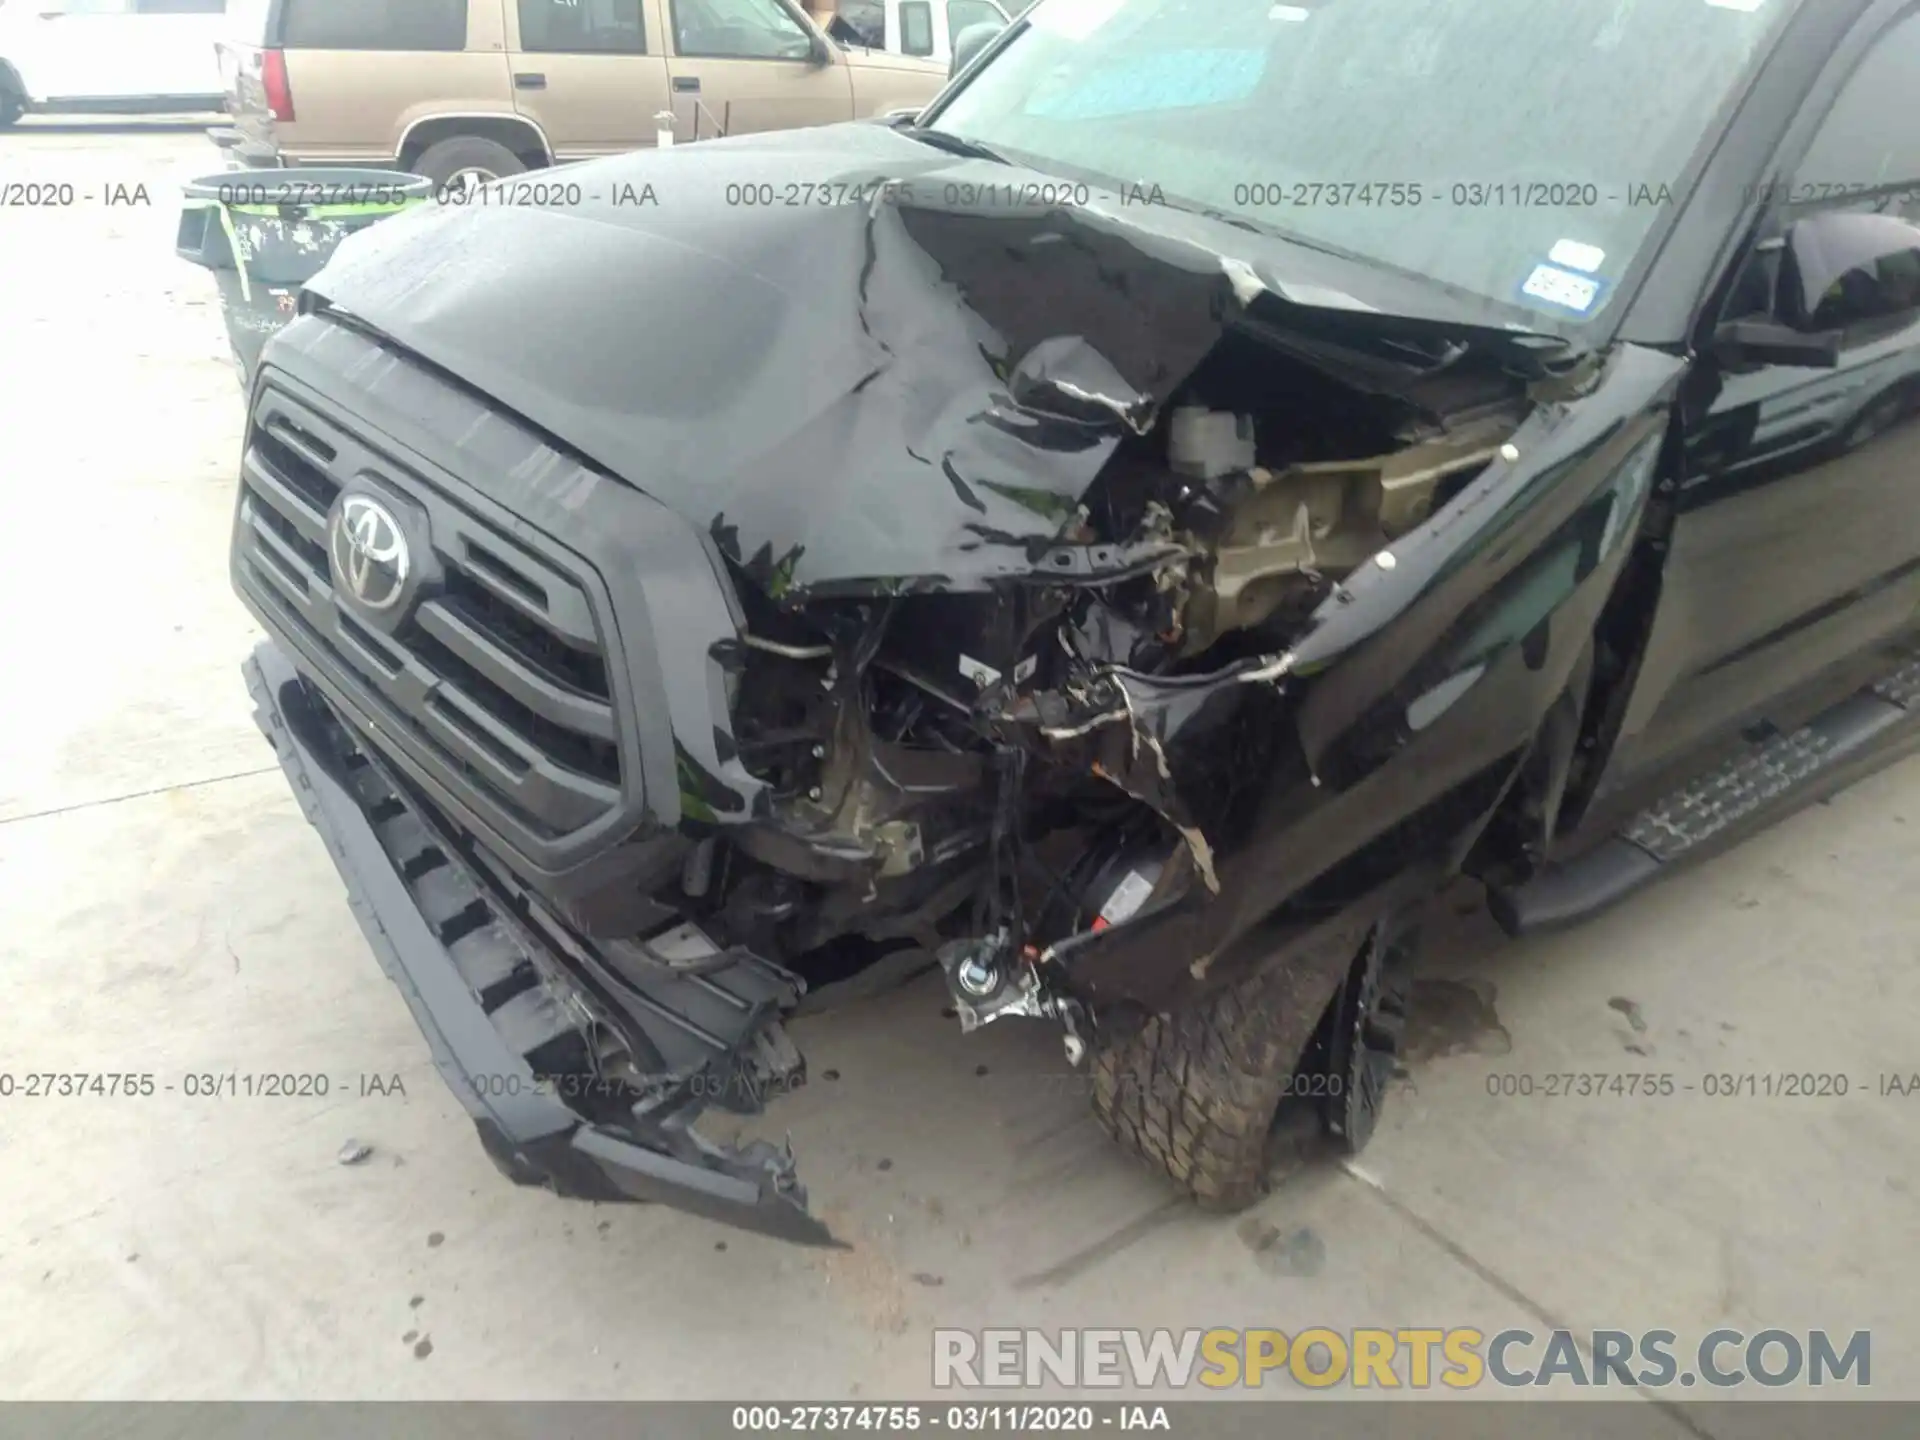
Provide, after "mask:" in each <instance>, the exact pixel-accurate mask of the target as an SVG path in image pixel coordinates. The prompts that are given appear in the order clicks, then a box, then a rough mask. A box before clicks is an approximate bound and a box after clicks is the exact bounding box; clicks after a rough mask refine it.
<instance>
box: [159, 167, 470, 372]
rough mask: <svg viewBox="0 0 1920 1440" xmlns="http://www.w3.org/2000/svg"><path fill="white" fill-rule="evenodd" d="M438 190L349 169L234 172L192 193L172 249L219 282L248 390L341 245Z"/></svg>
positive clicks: (422, 180)
mask: <svg viewBox="0 0 1920 1440" xmlns="http://www.w3.org/2000/svg"><path fill="white" fill-rule="evenodd" d="M432 193H433V181H431V180H429V179H427V178H426V177H425V176H423V175H409V174H406V173H404V172H401V171H395V170H367V169H357V168H355V169H349V168H345V167H329V168H318V167H316V168H314V169H310V170H308V169H300V170H228V171H224V172H223V173H221V174H219V175H209V176H207V177H206V178H205V179H201V180H195V181H193V182H192V183H190V184H189V185H188V186H187V187H186V198H185V202H184V204H183V205H182V207H181V211H180V233H179V237H178V239H177V240H176V242H175V246H174V249H175V251H176V253H177V254H178V255H179V256H180V258H181V259H183V260H191V261H192V262H193V263H194V264H196V265H201V266H205V267H206V268H207V269H209V270H211V271H212V272H213V274H214V278H215V280H216V281H217V282H218V283H219V286H220V308H221V311H222V312H223V314H224V315H225V317H226V322H227V338H228V340H229V341H231V342H232V344H233V360H234V365H235V366H236V368H237V369H238V370H239V372H240V383H241V385H242V387H245V386H247V385H249V384H251V383H252V380H253V372H254V369H255V367H256V366H257V365H258V364H259V360H260V350H261V347H262V346H264V345H265V344H266V343H267V341H268V339H269V338H271V337H272V335H273V333H274V332H275V331H276V330H278V329H280V328H281V327H282V326H283V325H285V324H286V323H287V322H288V321H289V320H291V319H292V318H293V316H294V313H295V310H296V307H297V306H298V304H299V300H300V287H301V286H303V285H305V284H306V283H307V281H309V280H311V279H312V278H313V277H314V276H315V275H317V274H319V273H320V269H321V267H322V266H323V265H325V264H326V263H327V261H328V260H329V259H330V258H331V257H332V255H333V252H334V250H335V249H337V248H338V247H339V244H340V242H341V241H342V240H344V239H345V238H346V237H347V236H348V235H350V234H352V233H353V232H354V231H356V230H364V229H365V228H366V227H367V226H369V225H371V224H373V223H374V222H375V221H376V220H383V219H385V218H386V217H387V216H389V215H394V214H397V213H399V212H400V211H402V210H405V209H408V208H409V207H411V206H414V205H419V204H423V203H425V202H426V200H427V199H428V198H429V197H430V196H431V195H432Z"/></svg>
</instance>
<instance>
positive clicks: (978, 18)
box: [827, 0, 1011, 65]
mask: <svg viewBox="0 0 1920 1440" xmlns="http://www.w3.org/2000/svg"><path fill="white" fill-rule="evenodd" d="M1009 23H1011V22H1010V21H1009V19H1008V16H1007V12H1006V10H1005V9H1004V8H1003V7H1002V6H1001V5H1000V4H999V3H998V0H840V3H839V12H838V14H836V15H835V16H834V19H833V22H832V23H831V24H830V25H829V26H828V27H827V33H828V34H829V35H831V36H833V37H834V39H836V40H839V41H841V42H842V43H843V44H847V45H864V46H866V47H867V48H868V49H871V50H891V51H892V52H893V53H894V54H896V55H915V56H920V57H922V58H924V59H928V60H937V61H939V62H940V63H941V64H942V65H951V64H952V63H953V42H954V40H955V38H956V37H958V35H959V34H960V32H961V31H962V30H966V29H968V28H970V27H972V26H974V25H983V24H990V25H999V26H1004V25H1007V24H1009Z"/></svg>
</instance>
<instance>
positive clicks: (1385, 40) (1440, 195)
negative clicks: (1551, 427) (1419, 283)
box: [929, 0, 1799, 323]
mask: <svg viewBox="0 0 1920 1440" xmlns="http://www.w3.org/2000/svg"><path fill="white" fill-rule="evenodd" d="M1798 3H1799V0H1296V3H1293V4H1276V3H1274V0H1041V3H1040V4H1039V5H1038V6H1037V7H1036V8H1035V9H1034V10H1033V11H1032V12H1031V14H1030V16H1029V17H1028V19H1029V28H1028V30H1027V31H1026V33H1024V34H1022V35H1020V36H1019V37H1018V38H1016V39H1015V40H1014V41H1012V43H1011V44H1010V45H1009V46H1008V48H1007V49H1006V50H1005V51H1003V52H1002V53H1001V54H1000V55H998V56H997V57H996V58H995V60H994V62H993V63H992V64H991V65H989V66H988V67H987V68H986V69H985V70H984V71H982V72H981V73H980V74H979V75H978V76H977V77H975V79H974V80H973V81H972V83H970V84H969V85H967V86H966V87H965V88H964V89H962V90H961V91H959V92H958V93H957V94H955V95H954V96H953V97H952V98H951V100H950V102H949V103H948V104H946V105H945V106H944V107H942V109H941V110H940V111H939V113H938V115H937V116H934V117H931V118H930V122H929V123H931V124H932V125H933V126H935V127H937V128H938V129H941V130H946V131H951V132H953V133H956V134H959V135H962V136H965V137H967V138H969V139H972V140H975V141H978V142H980V143H981V144H983V145H985V146H987V147H989V148H991V149H992V150H995V151H997V152H999V153H1001V154H1003V155H1006V156H1008V157H1009V158H1012V159H1017V160H1020V161H1022V162H1024V163H1028V164H1031V165H1034V166H1036V167H1038V168H1041V169H1048V168H1058V169H1061V170H1065V171H1069V172H1074V171H1077V172H1081V173H1082V174H1085V175H1088V176H1091V177H1097V178H1099V179H1102V180H1105V181H1108V182H1110V183H1112V184H1114V185H1116V186H1124V187H1125V189H1124V190H1123V191H1122V193H1123V195H1127V196H1132V197H1135V198H1136V199H1140V198H1144V199H1145V200H1146V201H1147V202H1149V203H1150V202H1151V201H1152V200H1153V199H1155V198H1156V197H1155V194H1154V190H1155V187H1157V188H1158V190H1159V192H1160V194H1161V195H1162V196H1164V198H1165V199H1166V200H1167V202H1168V203H1170V204H1182V205H1188V206H1194V207H1199V208H1203V209H1210V210H1217V211H1221V212H1224V213H1226V214H1228V215H1230V216H1235V217H1241V218H1244V219H1246V220H1249V221H1252V222H1254V223H1256V224H1258V225H1260V226H1262V227H1266V228H1269V229H1272V230H1274V231H1277V232H1279V233H1281V234H1283V235H1286V236H1291V237H1294V238H1298V239H1302V240H1305V241H1308V242H1310V243H1317V244H1320V245H1322V246H1328V247H1333V248H1336V249H1340V250H1344V251H1348V252H1351V253H1353V254H1355V255H1357V256H1360V257H1362V258H1364V259H1367V260H1371V261H1375V262H1379V263H1382V264H1386V265H1390V266H1392V267H1394V268H1396V269H1400V270H1405V271H1409V272H1412V273H1414V274H1417V275H1422V276H1426V277H1429V278H1432V279H1435V280H1439V281H1443V282H1445V283H1447V284H1449V285H1452V286H1456V287H1458V288H1459V289H1461V290H1465V291H1468V292H1470V293H1471V294H1473V295H1476V296H1479V297H1482V298H1485V299H1489V300H1493V301H1497V302H1502V303H1506V304H1510V305H1517V306H1521V307H1524V309H1526V310H1527V311H1529V312H1531V313H1533V314H1536V315H1540V316H1542V317H1554V318H1557V319H1559V320H1561V321H1572V322H1575V323H1579V322H1582V321H1585V320H1590V319H1592V318H1593V317H1594V316H1595V315H1598V314H1599V313H1600V312H1601V311H1602V310H1604V309H1605V307H1606V304H1607V302H1608V300H1609V298H1610V295H1611V288H1612V286H1613V284H1614V283H1615V282H1617V281H1618V280H1619V278H1620V277H1621V276H1622V275H1623V274H1624V273H1625V272H1626V270H1627V268H1628V267H1629V266H1630V265H1631V264H1632V262H1633V260H1634V258H1635V256H1636V255H1637V254H1638V252H1639V251H1640V250H1641V248H1642V247H1643V246H1644V245H1645V243H1646V241H1647V238H1648V236H1649V234H1650V233H1651V232H1652V230H1653V228H1654V227H1655V225H1656V224H1658V223H1659V221H1660V220H1661V218H1662V210H1663V208H1664V207H1667V206H1670V205H1671V204H1672V203H1673V196H1674V194H1675V193H1677V187H1678V183H1679V180H1680V177H1681V174H1682V172H1683V171H1684V170H1685V169H1686V168H1687V165H1688V162H1689V161H1690V159H1691V158H1692V157H1693V156H1694V154H1695V152H1696V151H1697V150H1698V149H1699V147H1700V145H1701V143H1702V141H1703V140H1704V139H1705V138H1706V136H1707V132H1708V130H1709V129H1710V127H1711V126H1712V124H1713V122H1714V120H1715V117H1716V115H1717V113H1718V112H1719V110H1720V109H1721V107H1722V106H1723V105H1724V104H1725V103H1726V101H1727V100H1728V99H1729V98H1730V97H1731V96H1732V95H1733V94H1734V92H1735V91H1736V90H1737V89H1738V88H1739V87H1740V86H1741V84H1742V82H1743V80H1744V77H1745V76H1746V75H1747V74H1748V73H1749V71H1750V70H1751V68H1752V67H1753V65H1754V64H1755V63H1756V61H1757V59H1758V57H1759V55H1760V54H1761V52H1762V51H1763V50H1764V49H1765V47H1766V46H1767V44H1768V42H1769V40H1770V38H1771V37H1772V35H1773V34H1774V33H1775V32H1776V30H1777V29H1778V28H1779V27H1780V25H1781V24H1782V23H1783V22H1784V19H1785V16H1786V15H1787V13H1788V12H1789V11H1790V10H1792V9H1793V8H1794V7H1795V6H1796V5H1797V4H1798Z"/></svg>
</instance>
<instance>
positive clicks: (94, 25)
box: [0, 0, 227, 126]
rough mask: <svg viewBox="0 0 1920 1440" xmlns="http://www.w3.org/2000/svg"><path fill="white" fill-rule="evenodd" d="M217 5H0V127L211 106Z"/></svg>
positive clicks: (108, 0)
mask: <svg viewBox="0 0 1920 1440" xmlns="http://www.w3.org/2000/svg"><path fill="white" fill-rule="evenodd" d="M226 12H227V0H0V126H6V125H11V124H12V123H13V122H14V121H16V120H18V119H19V118H20V117H21V116H22V115H27V114H37V113H42V112H44V113H48V114H68V115H90V114H101V115H139V114H170V113H176V112H177V113H186V112H189V111H191V112H199V111H205V110H219V109H220V108H221V106H222V104H223V96H222V86H221V83H220V62H219V58H218V55H217V54H216V52H215V50H214V45H215V43H216V42H217V41H219V40H220V39H222V38H223V37H224V35H225V33H226V23H227V20H226Z"/></svg>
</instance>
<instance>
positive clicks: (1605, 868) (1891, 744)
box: [1487, 659, 1920, 936]
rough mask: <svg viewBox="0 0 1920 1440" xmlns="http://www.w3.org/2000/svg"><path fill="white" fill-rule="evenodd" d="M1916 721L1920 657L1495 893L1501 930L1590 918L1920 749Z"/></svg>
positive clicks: (1492, 902) (1492, 905)
mask: <svg viewBox="0 0 1920 1440" xmlns="http://www.w3.org/2000/svg"><path fill="white" fill-rule="evenodd" d="M1916 721H1920V659H1916V660H1912V661H1909V662H1908V663H1907V664H1906V665H1904V666H1903V667H1901V668H1900V669H1899V670H1897V671H1895V672H1894V673H1892V674H1891V675H1888V676H1887V677H1886V678H1884V679H1882V680H1880V681H1878V682H1876V683H1875V684H1873V685H1870V686H1868V687H1867V688H1865V689H1863V690H1861V691H1859V692H1858V693H1856V694H1854V695H1851V696H1849V697H1848V698H1847V699H1845V700H1842V701H1841V702H1840V703H1839V704H1837V705H1835V706H1833V707H1832V708H1830V709H1828V710H1825V711H1823V712H1822V713H1821V714H1819V715H1817V716H1815V717H1814V718H1813V719H1812V720H1810V721H1808V722H1807V723H1806V724H1805V725H1803V726H1801V727H1800V728H1799V729H1798V730H1796V731H1794V732H1793V733H1792V734H1790V735H1776V736H1774V737H1773V738H1772V739H1769V740H1765V741H1762V742H1760V743H1759V744H1756V745H1754V746H1753V747H1752V748H1750V749H1749V750H1748V751H1747V752H1746V753H1745V754H1743V755H1738V756H1736V757H1734V758H1733V759H1732V760H1730V761H1728V762H1727V763H1726V764H1724V765H1722V766H1721V767H1720V768H1719V769H1718V770H1713V771H1710V772H1708V773H1707V774H1705V775H1703V776H1701V777H1700V778H1699V779H1697V780H1695V781H1693V782H1692V783H1691V784H1689V785H1688V786H1687V787H1686V788H1685V789H1682V790H1679V791H1677V792H1675V793H1674V794H1672V795H1670V796H1668V797H1667V798H1666V799H1664V800H1661V801H1660V802H1659V803H1657V804H1655V805H1653V806H1652V807H1651V808H1649V809H1646V810H1643V811H1641V812H1640V814H1638V815H1637V816H1635V817H1634V818H1633V820H1632V821H1631V822H1629V823H1628V825H1627V826H1626V827H1625V828H1624V829H1622V830H1621V831H1619V832H1618V833H1617V834H1615V835H1613V836H1612V837H1610V838H1609V839H1606V840H1603V841H1602V842H1601V843H1600V844H1599V845H1597V846H1595V847H1594V848H1593V849H1591V850H1589V851H1587V852H1586V853H1585V854H1583V855H1580V856H1579V857H1578V858H1576V859H1574V860H1571V861H1568V862H1567V863H1566V864H1564V865H1548V866H1546V867H1545V868H1543V869H1542V870H1541V871H1540V873H1539V874H1538V875H1536V876H1534V877H1533V879H1531V880H1529V881H1528V882H1527V883H1526V884H1524V885H1520V886H1516V887H1513V888H1511V889H1494V890H1490V891H1489V892H1488V896H1487V903H1488V908H1489V909H1491V910H1492V912H1493V917H1494V919H1495V921H1496V922H1498V924H1499V925H1500V928H1501V929H1503V930H1505V931H1506V932H1507V933H1508V934H1509V935H1516V936H1518V935H1532V934H1539V933H1541V932H1544V931H1551V930H1559V929H1563V928H1565V927H1567V926H1569V925H1572V924H1575V923H1577V922H1578V921H1581V920H1585V919H1586V918H1587V917H1588V916H1590V915H1593V914H1595V913H1596V912H1598V911H1600V910H1604V909H1605V908H1606V907H1607V906H1609V905H1612V904H1614V903H1615V902H1616V901H1619V900H1622V899H1624V898H1625V897H1627V896H1628V895H1631V894H1632V893H1633V892H1634V891H1636V890H1639V889H1641V888H1642V887H1644V886H1646V885H1650V884H1652V883H1653V882H1654V881H1655V880H1658V879H1660V878H1662V877H1663V876H1665V875H1668V874H1671V873H1672V872H1673V871H1675V870H1677V869H1679V868H1680V867H1681V866H1682V864H1685V863H1691V862H1693V861H1696V860H1700V859H1704V858H1706V857H1707V856H1709V855H1714V854H1718V853H1720V852H1721V851H1724V850H1726V849H1729V848H1731V847H1732V846H1733V845H1735V844H1737V843H1738V842H1739V841H1741V840H1743V839H1745V838H1747V837H1748V836H1750V835H1752V834H1754V833H1755V832H1756V831H1759V830H1762V829H1764V828H1766V827H1767V826H1769V825H1771V824H1773V823H1775V822H1776V821H1778V820H1781V819H1783V818H1785V817H1786V816H1787V815H1789V814H1791V813H1793V812H1794V811H1795V810H1799V809H1801V808H1803V807H1805V806H1807V805H1810V804H1812V803H1813V802H1815V801H1816V800H1820V799H1824V798H1825V797H1827V796H1829V795H1832V794H1835V793H1836V792H1838V791H1840V790H1843V789H1845V788H1846V787H1847V786H1849V785H1851V784H1853V783H1854V782H1855V781H1857V780H1860V779H1862V778H1863V777H1865V776H1867V775H1869V774H1871V773H1873V772H1874V771H1875V770H1878V769H1881V768H1883V767H1884V766H1886V765H1888V764H1890V763H1892V762H1893V761H1894V760H1896V759H1899V758H1900V757H1901V756H1902V755H1903V754H1905V753H1906V752H1908V751H1910V750H1914V749H1920V724H1916V723H1915V722H1916Z"/></svg>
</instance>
